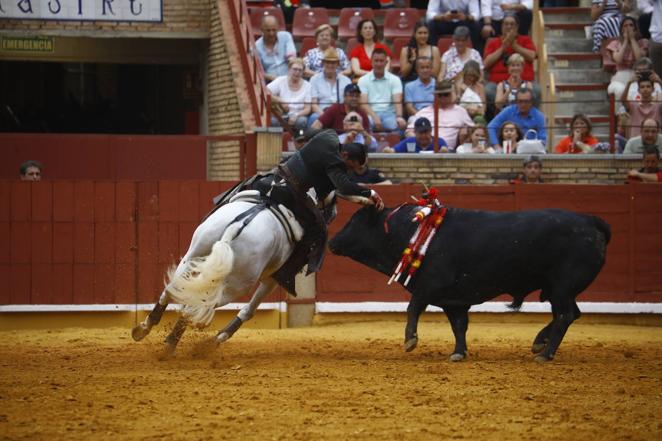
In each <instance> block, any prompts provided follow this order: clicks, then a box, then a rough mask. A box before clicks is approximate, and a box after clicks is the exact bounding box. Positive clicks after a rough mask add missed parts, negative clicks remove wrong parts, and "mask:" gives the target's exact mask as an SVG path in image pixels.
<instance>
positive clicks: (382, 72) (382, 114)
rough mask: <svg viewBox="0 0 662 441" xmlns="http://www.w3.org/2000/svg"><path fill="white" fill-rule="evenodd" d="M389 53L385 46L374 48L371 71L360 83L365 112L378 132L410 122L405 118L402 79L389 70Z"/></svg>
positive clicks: (393, 128) (399, 127)
mask: <svg viewBox="0 0 662 441" xmlns="http://www.w3.org/2000/svg"><path fill="white" fill-rule="evenodd" d="M387 63H388V55H387V54H386V51H384V49H380V48H376V49H375V50H373V51H372V70H371V71H370V72H368V73H367V74H366V75H363V76H362V77H361V78H360V79H359V82H358V85H359V88H360V89H361V105H362V108H363V111H364V112H365V113H367V114H368V116H369V117H370V118H371V120H372V126H373V127H374V129H375V130H376V131H380V132H381V131H394V130H398V129H400V130H404V128H405V127H406V126H407V121H405V119H404V118H403V115H404V114H403V109H402V82H401V81H400V78H398V77H396V76H395V75H393V74H392V73H390V72H387V71H386V65H387Z"/></svg>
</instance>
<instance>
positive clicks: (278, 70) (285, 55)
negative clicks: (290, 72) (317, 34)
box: [255, 15, 297, 82]
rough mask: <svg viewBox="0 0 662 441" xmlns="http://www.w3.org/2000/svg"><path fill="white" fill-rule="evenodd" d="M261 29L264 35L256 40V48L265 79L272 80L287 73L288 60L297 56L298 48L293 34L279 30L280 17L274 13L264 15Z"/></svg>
mask: <svg viewBox="0 0 662 441" xmlns="http://www.w3.org/2000/svg"><path fill="white" fill-rule="evenodd" d="M260 29H261V30H262V36H261V37H260V38H258V39H257V41H256V42H255V49H256V50H257V54H258V56H259V57H260V63H261V64H262V69H264V79H265V81H266V82H270V81H273V80H274V79H276V77H280V76H283V75H286V74H287V67H288V66H287V62H288V60H289V59H290V58H292V57H296V56H297V50H296V47H295V46H294V39H293V38H292V35H291V34H290V33H289V32H286V31H279V30H278V19H277V18H276V17H274V16H273V15H265V16H264V17H262V22H261V25H260Z"/></svg>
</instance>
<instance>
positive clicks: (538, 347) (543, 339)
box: [531, 320, 554, 354]
mask: <svg viewBox="0 0 662 441" xmlns="http://www.w3.org/2000/svg"><path fill="white" fill-rule="evenodd" d="M553 324H554V320H552V321H551V322H549V323H548V324H547V326H545V327H544V328H542V329H541V330H540V332H538V335H536V338H534V339H533V345H532V346H531V352H533V353H534V354H540V353H541V352H542V351H543V349H545V346H547V343H549V333H550V331H551V329H552V325H553Z"/></svg>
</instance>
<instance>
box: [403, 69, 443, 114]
mask: <svg viewBox="0 0 662 441" xmlns="http://www.w3.org/2000/svg"><path fill="white" fill-rule="evenodd" d="M414 65H415V66H416V73H417V76H418V78H416V79H415V80H414V81H410V82H409V83H407V84H405V110H406V111H407V114H408V115H413V114H415V113H416V112H418V111H419V110H421V109H422V108H423V107H426V106H429V105H431V104H432V103H433V102H434V87H435V85H436V84H437V81H436V80H435V79H434V78H433V77H432V59H431V58H429V57H420V58H417V59H416V61H414Z"/></svg>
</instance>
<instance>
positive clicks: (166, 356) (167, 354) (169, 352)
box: [156, 343, 177, 361]
mask: <svg viewBox="0 0 662 441" xmlns="http://www.w3.org/2000/svg"><path fill="white" fill-rule="evenodd" d="M176 349H177V345H173V344H170V343H166V344H165V346H164V347H163V349H161V351H160V352H159V353H158V354H157V355H156V357H157V358H158V359H159V361H165V360H170V359H171V358H174V357H175V350H176Z"/></svg>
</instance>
